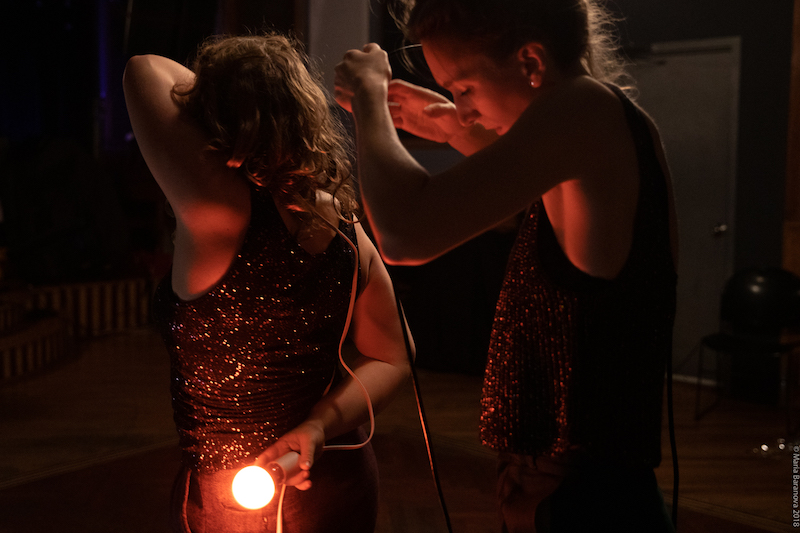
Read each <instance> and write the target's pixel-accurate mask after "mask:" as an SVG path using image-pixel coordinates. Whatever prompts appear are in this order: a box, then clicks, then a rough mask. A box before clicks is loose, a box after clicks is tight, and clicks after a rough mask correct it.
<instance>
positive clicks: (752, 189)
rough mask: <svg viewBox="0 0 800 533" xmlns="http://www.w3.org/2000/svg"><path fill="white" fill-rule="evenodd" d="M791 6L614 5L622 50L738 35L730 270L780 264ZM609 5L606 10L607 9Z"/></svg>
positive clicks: (787, 2)
mask: <svg viewBox="0 0 800 533" xmlns="http://www.w3.org/2000/svg"><path fill="white" fill-rule="evenodd" d="M793 3H794V2H793V0H770V1H769V2H757V3H756V2H745V1H744V0H670V1H664V0H614V3H613V6H614V7H615V9H618V10H619V12H620V13H622V14H623V16H624V17H625V20H624V21H623V22H621V23H620V24H619V27H620V32H621V37H622V41H623V44H624V45H625V46H627V47H631V48H639V47H646V46H647V45H649V44H650V43H655V42H662V41H677V40H687V39H702V38H711V37H727V36H736V35H738V36H741V39H742V69H741V87H740V109H739V151H738V176H737V180H738V181H737V199H736V237H735V238H736V241H735V259H734V260H735V267H737V268H740V267H745V266H750V265H770V266H775V265H779V264H780V262H781V246H782V227H783V226H782V224H783V205H784V194H785V190H784V187H785V175H786V147H787V128H788V116H789V76H790V67H791V65H790V60H791V44H792V40H791V39H792V14H793ZM610 7H611V6H610Z"/></svg>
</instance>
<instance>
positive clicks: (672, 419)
mask: <svg viewBox="0 0 800 533" xmlns="http://www.w3.org/2000/svg"><path fill="white" fill-rule="evenodd" d="M667 418H668V420H667V423H668V425H669V445H670V449H671V451H672V525H673V527H674V528H675V530H676V531H677V530H678V478H679V476H678V449H677V445H676V443H675V413H674V412H673V405H672V354H669V355H668V356H667Z"/></svg>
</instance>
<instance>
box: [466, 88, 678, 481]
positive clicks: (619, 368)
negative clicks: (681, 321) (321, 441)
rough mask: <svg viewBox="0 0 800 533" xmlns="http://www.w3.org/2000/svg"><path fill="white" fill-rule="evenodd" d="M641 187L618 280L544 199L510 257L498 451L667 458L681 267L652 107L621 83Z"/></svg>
mask: <svg viewBox="0 0 800 533" xmlns="http://www.w3.org/2000/svg"><path fill="white" fill-rule="evenodd" d="M612 89H613V90H614V91H615V93H616V94H617V95H618V97H619V98H620V100H621V101H622V104H623V107H624V110H625V116H626V119H627V122H628V125H629V127H630V129H631V132H632V135H633V139H634V141H635V144H636V151H637V156H638V162H639V173H640V187H639V198H638V205H637V211H636V215H635V220H634V230H633V240H632V244H631V249H630V252H629V256H628V259H627V261H626V263H625V265H624V267H623V268H622V270H621V272H620V273H619V275H618V276H617V277H616V278H614V279H613V280H604V279H600V278H596V277H592V276H590V275H588V274H586V273H584V272H583V271H581V270H579V269H578V268H577V267H575V266H574V265H573V264H572V263H571V262H570V261H569V259H568V258H567V257H566V256H565V254H564V253H563V251H562V249H561V247H560V246H559V243H558V241H557V239H556V237H555V234H554V233H553V229H552V227H551V225H550V221H549V219H548V217H547V213H546V211H545V208H544V204H543V203H542V201H541V200H539V201H537V202H536V203H535V204H534V205H533V206H532V207H531V209H530V212H529V215H528V216H527V217H526V220H525V221H524V222H523V225H522V227H521V228H520V231H519V234H518V236H517V240H516V242H515V245H514V248H513V250H512V252H511V256H510V258H509V264H508V268H507V271H506V275H505V279H504V282H503V288H502V291H501V294H500V298H499V300H498V304H497V310H496V314H495V321H494V328H493V332H492V336H491V343H490V349H489V357H488V363H487V368H486V374H485V379H484V386H483V395H482V415H481V440H482V442H483V443H484V444H485V445H486V446H489V447H490V448H492V449H495V450H497V451H506V452H511V453H519V454H526V455H533V456H548V457H553V458H558V457H562V458H563V457H566V456H570V457H572V456H573V454H577V457H578V460H580V461H588V462H593V461H602V462H604V463H606V464H608V463H612V464H624V465H629V466H652V467H655V466H657V465H658V464H659V462H660V460H661V412H662V391H663V383H664V371H665V364H666V358H667V357H670V356H671V350H672V327H673V321H674V314H675V291H676V282H677V276H676V274H675V266H674V263H673V258H672V253H671V248H670V233H669V208H668V194H667V185H666V180H665V176H664V174H663V171H662V168H661V166H660V164H659V161H658V158H657V156H656V152H655V149H654V146H653V139H652V136H651V134H650V131H649V129H648V126H647V123H646V122H645V119H644V117H643V116H642V113H641V111H640V110H639V109H638V107H636V106H635V105H634V104H633V103H632V102H631V101H630V100H628V98H627V97H626V96H625V95H624V94H623V93H622V91H620V90H619V89H618V88H616V87H612Z"/></svg>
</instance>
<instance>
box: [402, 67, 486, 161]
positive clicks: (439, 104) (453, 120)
mask: <svg viewBox="0 0 800 533" xmlns="http://www.w3.org/2000/svg"><path fill="white" fill-rule="evenodd" d="M388 97H389V112H390V113H391V115H392V120H393V121H394V126H395V127H396V128H400V129H403V130H405V131H407V132H409V133H411V134H413V135H416V136H417V137H421V138H423V139H427V140H429V141H434V142H438V143H448V144H449V145H450V146H452V147H453V148H455V149H456V150H458V151H459V152H461V153H462V154H464V155H467V156H469V155H472V154H474V153H475V152H477V151H479V150H482V149H483V148H486V147H487V146H489V145H490V144H492V143H493V142H494V141H496V140H497V134H496V133H495V132H492V131H487V130H486V129H484V128H483V127H482V126H481V125H480V124H473V125H471V126H464V125H462V124H461V123H460V121H459V119H458V114H457V112H456V106H455V104H453V102H451V101H450V100H448V99H447V98H445V97H444V96H442V95H441V94H439V93H437V92H435V91H431V90H430V89H426V88H424V87H419V86H416V85H414V84H412V83H408V82H407V81H404V80H392V81H391V82H389V88H388Z"/></svg>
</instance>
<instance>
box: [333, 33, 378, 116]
mask: <svg viewBox="0 0 800 533" xmlns="http://www.w3.org/2000/svg"><path fill="white" fill-rule="evenodd" d="M390 79H392V68H391V66H389V59H388V56H387V55H386V52H385V51H384V50H382V49H381V47H380V46H378V45H377V44H375V43H369V44H366V45H364V48H362V49H361V50H348V51H347V53H345V55H344V57H343V58H342V61H341V62H340V63H339V64H338V65H336V68H335V77H334V88H333V95H334V97H335V98H336V102H337V103H338V104H339V105H340V106H342V107H343V108H344V109H346V110H347V111H350V112H351V113H352V112H353V98H355V96H356V93H358V92H359V91H361V90H364V89H366V90H367V91H371V90H374V89H375V88H382V89H383V90H385V87H386V83H388V82H389V80H390ZM384 98H385V93H384V94H383V95H380V99H381V100H383V99H384Z"/></svg>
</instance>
